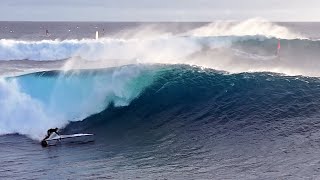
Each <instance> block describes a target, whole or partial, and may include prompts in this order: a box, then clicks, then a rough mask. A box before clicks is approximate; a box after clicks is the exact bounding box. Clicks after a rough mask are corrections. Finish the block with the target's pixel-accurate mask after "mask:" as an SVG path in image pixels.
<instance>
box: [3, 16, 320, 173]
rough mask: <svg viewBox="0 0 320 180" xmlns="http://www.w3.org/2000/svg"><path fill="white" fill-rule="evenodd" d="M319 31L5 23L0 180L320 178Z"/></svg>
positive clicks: (307, 26) (226, 25)
mask: <svg viewBox="0 0 320 180" xmlns="http://www.w3.org/2000/svg"><path fill="white" fill-rule="evenodd" d="M319 27H320V23H273V22H268V21H266V20H262V19H249V20H246V21H242V22H224V21H219V22H212V23H206V22H203V23H100V22H91V23H86V22H0V76H1V77H0V107H1V110H0V164H1V165H2V166H1V168H0V179H98V178H101V179H317V178H320V169H319V166H320V158H319V157H320V156H319V155H320V150H319V149H320V136H319V135H320V132H319V130H320V119H319V118H320V111H319V104H320V79H319V76H320V73H319V68H320V64H319V63H318V61H319V60H318V57H319V55H320V52H319V48H320V41H319V40H318V38H319V37H320V34H319V31H318V29H319ZM46 30H48V31H49V34H48V35H47V34H46ZM96 31H99V34H100V37H99V39H95V32H96ZM279 43H280V47H281V48H280V49H279V52H278V53H277V51H278V49H277V48H278V44H279ZM52 127H59V128H60V133H61V134H73V133H93V134H94V141H90V142H61V143H58V144H57V145H55V146H49V147H42V146H41V145H40V141H41V139H42V138H43V137H44V136H45V134H46V131H47V129H49V128H52ZM318 127H319V128H318Z"/></svg>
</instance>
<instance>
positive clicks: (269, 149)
mask: <svg viewBox="0 0 320 180" xmlns="http://www.w3.org/2000/svg"><path fill="white" fill-rule="evenodd" d="M319 92H320V81H319V79H318V78H306V77H286V76H279V75H277V74H268V73H241V74H224V73H221V72H217V71H214V70H210V69H201V68H197V67H190V66H178V65H176V66H166V67H163V69H162V70H161V75H160V76H158V78H157V79H155V80H154V81H153V83H152V84H150V85H149V86H148V87H147V88H146V89H145V91H143V92H142V93H141V94H140V96H139V97H138V98H136V99H135V100H133V101H132V102H131V103H130V104H129V105H128V106H125V107H112V106H111V107H109V108H107V109H105V110H104V111H102V112H101V113H98V114H95V115H92V116H90V117H88V118H86V119H85V120H84V121H82V122H75V123H72V124H70V125H69V126H68V127H67V128H66V129H65V131H66V132H68V133H72V132H93V133H95V134H96V143H97V144H98V145H99V147H104V148H106V149H108V152H110V151H111V152H119V154H120V156H125V159H126V160H128V159H130V161H131V160H132V161H133V162H134V163H133V164H134V165H137V164H139V165H141V166H143V167H144V166H148V165H149V164H152V167H157V168H158V167H165V169H167V172H168V176H170V175H176V173H177V172H176V171H175V170H176V169H175V168H176V166H179V167H180V166H182V167H181V171H183V172H184V174H185V173H186V174H187V175H189V174H188V172H189V171H190V169H189V168H197V170H199V171H200V170H201V171H202V172H203V173H201V174H194V171H197V170H194V169H192V171H191V172H190V175H191V176H196V177H199V178H200V177H201V178H203V179H207V178H208V177H212V176H215V177H219V179H220V178H221V179H224V178H227V179H228V178H230V179H234V178H235V179H237V178H239V177H241V178H240V179H246V178H247V177H248V174H252V176H253V177H258V176H265V174H264V173H267V174H268V176H272V177H282V176H283V177H284V176H285V175H286V174H285V173H283V172H288V171H290V170H292V169H291V168H290V167H292V166H291V165H293V164H298V165H299V167H301V168H302V167H310V166H308V164H309V162H310V161H312V160H313V159H314V158H315V157H314V153H318V152H319V151H318V146H315V144H317V141H318V140H319V138H318V134H319V133H318V129H319V123H320V120H319V107H318V105H319V103H320V93H319ZM305 152H308V153H305ZM123 154H124V155H123ZM128 154H129V155H128ZM297 154H298V155H299V157H300V158H297ZM274 159H276V160H277V162H279V163H275V161H274ZM306 159H308V160H306ZM257 163H258V164H257ZM168 164H169V165H168ZM255 165H256V166H255ZM171 166H172V167H171ZM247 166H250V167H251V168H253V169H254V172H251V168H250V170H248V169H246V170H243V171H240V170H241V169H243V167H247ZM252 166H253V167H252ZM184 167H185V168H184ZM256 168H259V169H260V170H261V171H262V172H263V173H262V172H261V173H258V174H257V173H256V171H255V169H256ZM212 169H216V171H212ZM277 169H281V170H280V171H279V173H275V174H273V173H271V174H269V171H270V170H272V171H273V170H277ZM238 170H239V171H238ZM123 171H125V172H128V171H127V170H125V169H123ZM230 171H231V172H232V173H230ZM292 171H293V170H292ZM179 172H180V171H179ZM197 172H198V171H197ZM226 172H227V173H226ZM294 172H296V171H294ZM154 173H156V174H153V175H154V176H160V175H163V170H161V171H160V170H159V172H158V171H157V172H154ZM299 174H301V175H302V176H304V177H308V176H309V174H308V173H305V172H301V173H300V172H299ZM187 175H182V176H187ZM206 177H207V178H206ZM201 178H200V179H201Z"/></svg>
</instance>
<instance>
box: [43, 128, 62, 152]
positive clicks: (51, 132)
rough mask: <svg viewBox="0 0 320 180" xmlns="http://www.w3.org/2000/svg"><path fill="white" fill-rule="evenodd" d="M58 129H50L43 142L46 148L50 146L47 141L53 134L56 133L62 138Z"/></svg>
mask: <svg viewBox="0 0 320 180" xmlns="http://www.w3.org/2000/svg"><path fill="white" fill-rule="evenodd" d="M58 130H59V129H58V128H54V129H53V128H51V129H48V131H47V136H46V137H45V138H44V139H43V140H42V141H41V145H42V146H44V147H46V146H47V145H48V144H47V142H46V140H47V139H48V138H49V137H50V136H51V135H52V134H53V133H56V134H57V135H58V136H60V134H59V133H58Z"/></svg>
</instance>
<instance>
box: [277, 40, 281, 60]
mask: <svg viewBox="0 0 320 180" xmlns="http://www.w3.org/2000/svg"><path fill="white" fill-rule="evenodd" d="M280 49H281V44H280V39H279V40H278V48H277V56H278V55H279V53H280Z"/></svg>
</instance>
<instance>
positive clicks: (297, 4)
mask: <svg viewBox="0 0 320 180" xmlns="http://www.w3.org/2000/svg"><path fill="white" fill-rule="evenodd" d="M319 9H320V0H0V21H214V20H243V19H248V18H253V17H262V18H266V19H268V20H272V21H320V11H319Z"/></svg>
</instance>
